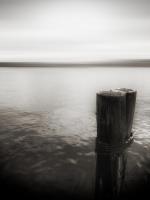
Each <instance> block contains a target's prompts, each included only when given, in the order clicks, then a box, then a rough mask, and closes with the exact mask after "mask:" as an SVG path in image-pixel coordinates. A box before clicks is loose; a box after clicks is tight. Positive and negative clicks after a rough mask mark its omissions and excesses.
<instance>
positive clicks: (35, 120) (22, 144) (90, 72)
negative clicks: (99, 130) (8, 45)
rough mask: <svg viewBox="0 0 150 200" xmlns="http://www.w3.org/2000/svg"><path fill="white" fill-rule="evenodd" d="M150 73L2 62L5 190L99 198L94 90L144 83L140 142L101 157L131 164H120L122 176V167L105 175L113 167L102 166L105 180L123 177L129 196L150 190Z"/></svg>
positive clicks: (138, 116) (0, 144)
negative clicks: (10, 65)
mask: <svg viewBox="0 0 150 200" xmlns="http://www.w3.org/2000/svg"><path fill="white" fill-rule="evenodd" d="M149 77H150V69H149V68H129V67H128V68H125V67H124V68H114V67H111V68H102V67H101V68H93V67H87V68H0V177H1V182H0V186H1V189H2V191H3V193H4V194H5V195H6V196H7V195H8V193H9V195H17V197H18V198H19V199H21V198H23V197H26V198H27V197H30V196H31V195H32V198H34V197H35V198H37V197H40V196H41V199H44V198H46V197H47V198H48V199H56V198H58V199H60V197H61V198H62V197H64V198H69V199H70V198H72V199H73V198H74V199H79V198H82V199H94V191H95V179H96V170H95V168H96V156H95V137H96V116H95V105H96V103H95V100H96V92H98V91H99V90H103V89H110V88H112V89H113V88H118V87H127V88H132V89H136V90H137V91H138V96H137V105H136V113H135V120H134V127H133V128H134V136H135V139H134V143H133V144H132V145H131V147H130V148H129V149H127V150H126V152H125V153H123V154H120V155H115V156H114V157H111V158H109V159H108V158H106V157H100V158H99V160H100V163H105V164H104V166H109V165H110V164H112V163H114V162H118V163H120V164H119V165H120V166H121V165H122V163H123V162H124V163H125V164H124V166H126V167H125V169H122V168H121V167H120V168H119V169H120V171H121V173H123V174H124V178H122V175H120V177H121V178H120V179H119V182H117V183H116V182H115V180H114V178H113V177H115V176H116V175H113V177H112V178H111V175H110V176H109V177H107V176H108V175H107V171H110V170H109V169H108V168H109V167H108V168H107V167H106V168H105V167H101V169H100V170H101V173H102V174H104V179H106V182H109V181H110V182H111V181H112V183H111V184H112V185H116V187H119V186H117V185H121V184H120V183H122V182H123V187H122V189H121V195H122V198H124V199H126V198H129V197H131V196H140V195H141V196H143V194H145V193H147V194H149V192H148V190H149V186H150V133H149V129H150V78H149ZM112 158H113V160H112ZM108 160H109V162H107V163H106V161H108ZM114 160H117V161H114ZM112 165H113V164H112ZM101 166H103V165H101ZM113 169H114V167H113ZM115 173H116V172H115ZM117 173H118V172H117ZM119 173H120V172H119ZM121 173H120V174H121ZM105 174H106V175H105ZM117 177H119V176H118V175H117ZM106 185H107V184H106ZM108 187H110V188H111V186H108ZM111 192H112V191H111V189H110V190H108V193H111Z"/></svg>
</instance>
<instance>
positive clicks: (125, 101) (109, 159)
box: [95, 88, 136, 200]
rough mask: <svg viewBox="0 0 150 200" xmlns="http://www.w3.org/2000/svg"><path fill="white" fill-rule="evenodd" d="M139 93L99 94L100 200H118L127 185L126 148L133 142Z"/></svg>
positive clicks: (96, 186) (129, 91) (96, 190)
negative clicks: (125, 184) (134, 120)
mask: <svg viewBox="0 0 150 200" xmlns="http://www.w3.org/2000/svg"><path fill="white" fill-rule="evenodd" d="M135 103H136V91H134V90H131V89H125V88H120V89H115V90H110V91H102V92H100V93H98V94H97V102H96V104H97V138H96V182H95V183H96V185H95V197H96V200H97V199H100V198H102V199H114V198H116V197H117V196H118V195H119V194H120V192H121V190H122V188H123V184H124V177H125V168H126V160H127V156H126V152H125V149H126V147H127V146H128V145H129V144H130V143H131V142H132V138H133V137H132V123H133V116H134V110H135Z"/></svg>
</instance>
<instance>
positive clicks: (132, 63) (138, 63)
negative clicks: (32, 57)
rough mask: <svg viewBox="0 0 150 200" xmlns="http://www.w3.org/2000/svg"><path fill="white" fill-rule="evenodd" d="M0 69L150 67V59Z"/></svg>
mask: <svg viewBox="0 0 150 200" xmlns="http://www.w3.org/2000/svg"><path fill="white" fill-rule="evenodd" d="M0 67H150V59H136V60H118V61H108V62H66V63H65V62H62V63H61V62H0Z"/></svg>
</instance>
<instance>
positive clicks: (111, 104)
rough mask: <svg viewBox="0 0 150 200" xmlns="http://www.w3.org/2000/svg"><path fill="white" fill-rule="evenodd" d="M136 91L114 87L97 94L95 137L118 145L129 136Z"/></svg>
mask: <svg viewBox="0 0 150 200" xmlns="http://www.w3.org/2000/svg"><path fill="white" fill-rule="evenodd" d="M135 101H136V91H133V90H130V89H125V88H121V89H116V90H110V91H102V92H100V93H98V94H97V138H98V139H99V140H100V141H101V142H103V143H106V144H108V145H120V144H123V143H125V141H126V140H127V139H128V138H129V137H130V136H131V129H132V122H133V116H134V110H135Z"/></svg>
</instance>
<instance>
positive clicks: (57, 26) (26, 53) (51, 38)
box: [0, 0, 150, 62]
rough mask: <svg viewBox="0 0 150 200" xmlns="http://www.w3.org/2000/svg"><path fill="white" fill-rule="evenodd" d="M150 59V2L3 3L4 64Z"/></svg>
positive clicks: (0, 40) (0, 52)
mask: <svg viewBox="0 0 150 200" xmlns="http://www.w3.org/2000/svg"><path fill="white" fill-rule="evenodd" d="M141 58H143V59H149V58H150V1H149V0H0V61H44V62H88V61H89V62H92V61H99V62H101V61H107V60H113V59H115V60H116V59H141Z"/></svg>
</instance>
